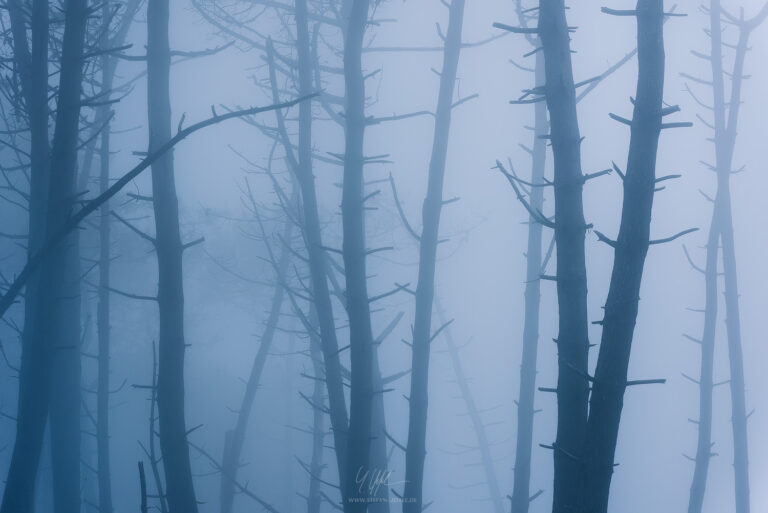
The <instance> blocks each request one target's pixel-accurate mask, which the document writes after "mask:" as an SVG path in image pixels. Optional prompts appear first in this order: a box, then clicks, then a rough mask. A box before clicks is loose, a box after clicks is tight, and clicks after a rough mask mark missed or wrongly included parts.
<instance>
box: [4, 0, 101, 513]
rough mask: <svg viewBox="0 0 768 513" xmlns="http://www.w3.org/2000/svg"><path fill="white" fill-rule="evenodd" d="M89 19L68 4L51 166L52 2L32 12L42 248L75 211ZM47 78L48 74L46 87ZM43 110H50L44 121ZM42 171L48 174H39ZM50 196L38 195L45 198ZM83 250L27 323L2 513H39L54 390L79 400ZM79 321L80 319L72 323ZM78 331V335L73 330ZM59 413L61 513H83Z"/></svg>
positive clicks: (41, 283)
mask: <svg viewBox="0 0 768 513" xmlns="http://www.w3.org/2000/svg"><path fill="white" fill-rule="evenodd" d="M86 19H87V8H86V2H85V1H84V0H69V1H67V2H66V3H65V6H64V36H63V40H62V46H61V66H60V73H59V77H60V78H59V90H58V102H57V110H56V117H55V130H54V136H53V144H52V148H51V154H50V160H48V159H47V140H46V141H45V145H44V146H43V140H42V135H43V134H42V127H40V126H37V122H38V121H39V122H42V121H43V119H42V117H43V115H45V116H46V124H45V127H46V128H45V129H46V138H47V115H48V111H47V99H46V101H45V102H43V103H42V104H40V101H41V100H42V96H38V95H36V94H35V91H36V92H37V93H38V94H39V93H41V92H42V91H40V90H39V88H43V87H45V93H44V94H47V67H44V65H43V64H45V66H47V46H46V45H47V36H48V5H47V3H46V2H36V3H35V5H33V7H32V26H33V31H32V33H33V35H32V39H33V45H32V46H33V49H32V54H33V62H32V64H31V66H30V70H31V71H30V73H31V75H30V77H31V78H32V77H34V78H32V79H31V80H30V82H31V90H32V91H33V92H32V96H33V97H34V98H35V101H34V102H33V103H32V104H30V105H29V107H30V108H32V109H34V114H32V111H31V112H30V122H31V124H32V127H33V138H35V139H36V143H34V144H35V145H36V149H37V150H38V151H42V152H43V153H42V154H39V155H37V156H36V159H38V160H37V163H38V165H39V163H40V160H39V159H45V161H46V162H47V164H46V170H45V171H44V173H45V174H48V176H49V178H48V177H45V176H43V177H40V176H38V179H39V182H38V185H39V184H40V183H46V182H47V180H48V179H50V187H48V188H47V189H48V190H47V205H46V207H45V210H44V212H45V213H44V215H43V216H44V217H42V218H41V217H37V216H39V215H41V212H40V211H39V210H37V211H36V212H35V213H34V218H33V219H31V221H32V224H31V227H32V228H33V229H43V230H44V232H37V233H36V234H35V235H39V236H40V238H39V239H38V240H37V243H38V246H42V245H43V241H44V240H46V238H47V237H50V236H51V235H52V234H55V233H57V231H58V230H59V229H60V227H61V226H62V225H63V224H64V223H65V222H66V219H67V218H68V217H69V216H70V215H71V214H72V210H73V208H74V199H75V192H76V191H75V179H76V174H77V146H78V141H77V135H78V131H79V116H80V94H81V81H82V67H83V44H84V37H85V26H86ZM42 73H45V74H44V75H43V76H45V77H46V78H45V82H43V80H44V79H43V76H41V74H42ZM46 98H47V97H46ZM37 109H44V110H43V112H44V114H43V113H42V112H41V111H40V110H37ZM38 130H39V131H38ZM36 171H38V172H41V171H42V170H41V169H39V168H37V169H36ZM38 174H39V173H38ZM42 192H43V191H39V190H38V191H37V193H38V194H40V193H42ZM42 219H44V221H42ZM35 223H37V224H35ZM41 227H42V228H41ZM76 248H77V238H76V236H75V235H72V234H70V236H69V237H67V238H66V239H65V240H63V241H62V243H61V244H60V245H58V246H57V247H56V248H55V250H53V251H51V252H50V253H49V254H48V255H47V257H46V258H44V259H43V261H42V262H41V265H40V269H39V274H38V276H37V283H34V284H33V285H34V287H35V290H34V291H33V293H32V294H31V295H30V296H29V297H31V298H33V300H34V305H33V306H32V308H33V316H32V318H31V319H27V323H26V324H27V326H26V327H25V335H26V336H25V340H24V346H23V347H24V349H23V351H24V354H23V356H22V364H21V366H22V368H21V372H20V376H19V405H18V421H17V437H16V441H15V444H14V450H13V456H12V459H11V466H10V470H9V474H8V480H7V482H6V489H5V493H4V495H3V503H2V506H1V507H0V511H3V512H9V513H10V512H14V513H17V512H21V513H27V512H30V513H31V512H32V511H33V508H34V486H35V478H36V474H37V468H38V463H39V459H40V452H41V448H42V442H43V434H44V431H45V425H46V419H47V416H48V413H49V407H50V406H51V396H52V385H53V383H56V384H57V386H60V385H65V386H66V390H67V392H70V393H68V394H62V395H61V396H59V397H58V400H63V401H68V402H71V401H72V395H71V392H72V390H73V388H74V387H75V386H76V387H77V393H79V346H78V344H79V340H78V337H77V335H74V337H75V340H72V338H71V337H72V333H77V332H78V331H79V321H80V317H79V303H78V305H76V306H75V307H74V308H73V305H72V303H73V301H75V302H79V299H78V300H74V299H72V294H73V289H74V290H76V287H77V286H78V281H77V276H78V274H77V267H78V256H77V250H76ZM73 277H74V280H73ZM74 293H75V295H76V294H77V292H74ZM29 297H28V300H29ZM71 315H76V317H75V318H74V319H72V318H71V317H70V316H71ZM30 321H32V322H30ZM73 325H75V328H72V326H73ZM72 344H74V346H73V345H72ZM75 381H76V384H75ZM55 406H56V408H57V410H56V411H55V412H54V411H51V418H52V429H51V438H52V446H53V445H55V446H56V447H55V449H53V450H52V457H53V472H54V482H53V488H54V497H55V505H54V510H55V511H62V512H64V511H76V510H78V509H79V507H80V485H79V466H80V465H79V458H80V451H79V437H80V429H79V424H78V423H77V421H75V422H74V423H72V422H66V421H64V422H57V423H56V424H55V425H54V424H53V418H54V416H55V418H56V419H57V420H58V421H61V420H63V418H64V417H63V415H62V410H61V408H63V407H64V406H63V405H58V404H57V405H55ZM64 413H65V412H64ZM74 416H77V418H78V420H79V401H78V402H77V403H76V405H75V413H74ZM72 417H73V415H69V417H68V418H67V420H69V421H71V420H72ZM73 424H77V425H76V426H73ZM73 465H74V468H73Z"/></svg>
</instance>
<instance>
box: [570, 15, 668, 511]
mask: <svg viewBox="0 0 768 513" xmlns="http://www.w3.org/2000/svg"><path fill="white" fill-rule="evenodd" d="M636 18H637V34H638V45H637V47H638V53H637V58H638V67H639V71H638V80H637V95H636V99H635V108H634V113H633V116H632V124H631V139H630V145H629V156H628V159H627V170H626V175H625V176H624V199H623V206H622V215H621V223H620V227H619V235H618V239H617V240H616V242H614V243H611V245H612V246H613V247H614V264H613V272H612V274H611V283H610V287H609V291H608V299H607V300H606V303H605V317H604V319H603V334H602V339H601V344H600V353H599V355H598V359H597V368H596V370H595V377H594V380H593V385H592V396H591V399H590V409H589V421H588V425H587V435H586V441H585V448H584V453H583V456H582V463H583V467H582V479H581V483H583V485H582V487H581V498H580V501H579V506H580V508H581V509H580V510H579V511H582V512H584V513H606V512H607V511H608V497H609V490H610V484H611V477H612V475H613V466H614V455H615V452H616V442H617V438H618V432H619V422H620V419H621V410H622V407H623V402H624V391H625V389H626V387H627V384H628V383H627V368H628V366H629V358H630V352H631V347H632V338H633V333H634V328H635V322H636V320H637V311H638V303H639V299H640V284H641V281H642V276H643V267H644V264H645V257H646V255H647V253H648V246H649V244H650V225H651V210H652V207H653V195H654V189H655V186H656V185H655V182H656V154H657V150H658V142H659V134H660V133H661V117H662V98H663V92H664V60H665V59H664V34H663V25H664V14H663V0H638V3H637V8H636Z"/></svg>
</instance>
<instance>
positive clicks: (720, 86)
mask: <svg viewBox="0 0 768 513" xmlns="http://www.w3.org/2000/svg"><path fill="white" fill-rule="evenodd" d="M708 12H709V30H708V31H707V35H708V36H709V38H710V41H711V45H710V54H709V55H704V54H700V53H698V52H694V55H697V56H700V57H703V58H705V59H706V60H707V61H709V63H710V66H711V73H712V80H711V81H706V80H702V79H696V78H695V77H691V76H690V75H686V74H683V76H684V77H685V78H689V79H692V80H694V81H696V82H702V83H705V84H707V83H709V84H710V85H711V87H712V98H713V103H712V105H711V106H707V105H706V104H704V103H703V102H701V101H699V100H698V97H696V96H693V95H694V93H693V92H691V90H690V89H688V91H689V92H691V95H692V96H693V98H694V100H695V101H697V102H699V103H700V104H701V105H705V106H707V107H708V109H709V110H711V111H712V114H713V120H712V123H711V124H710V123H708V122H706V121H705V123H706V124H707V125H709V126H710V127H711V128H712V130H713V131H714V136H713V142H714V147H715V163H714V165H709V164H707V166H708V167H709V168H710V169H711V170H713V171H714V172H715V174H716V176H717V192H716V194H715V198H714V200H713V209H712V220H711V222H710V226H709V236H708V238H707V246H706V263H705V266H704V269H703V272H704V279H705V289H706V292H705V307H704V327H703V331H702V337H701V340H700V341H699V342H700V344H701V374H700V378H699V380H698V383H699V388H700V390H699V420H698V426H699V433H698V443H697V449H696V458H695V463H696V464H695V468H694V474H693V481H692V483H691V492H690V499H689V503H688V512H689V513H700V512H701V511H702V507H703V503H704V492H705V489H706V484H707V474H708V469H709V460H710V458H711V457H712V447H711V446H712V441H711V439H712V387H713V386H715V384H714V379H713V363H714V351H715V326H716V321H717V306H718V305H717V303H718V298H717V290H718V283H717V277H718V249H719V248H718V246H719V244H718V242H721V243H722V260H723V273H724V276H725V279H724V281H725V321H726V334H727V338H728V356H729V359H730V380H729V384H730V385H729V386H730V389H731V420H732V426H733V449H734V460H733V469H734V484H735V499H736V509H735V510H734V511H735V512H736V513H749V511H750V505H749V470H748V466H749V457H748V448H747V418H748V417H749V415H748V414H747V409H746V398H745V387H744V361H743V360H744V357H743V354H742V341H741V314H740V311H739V292H738V280H737V273H736V249H735V240H734V239H735V238H734V233H733V214H732V209H731V192H730V180H731V174H732V173H733V172H734V171H733V169H732V167H733V154H734V149H735V146H736V134H737V127H738V120H739V110H740V108H741V86H742V81H743V79H744V78H745V77H744V61H745V58H746V54H747V50H748V49H749V46H748V45H749V38H750V35H751V33H752V31H753V30H754V29H755V28H757V27H758V26H759V25H760V24H761V23H762V22H763V21H765V19H766V17H768V4H765V5H764V6H763V8H762V9H761V10H760V12H759V13H757V14H756V15H755V17H753V18H750V19H746V18H745V17H744V10H743V9H742V10H741V13H740V15H739V17H736V16H734V15H732V14H730V13H728V12H727V11H726V10H724V9H723V8H722V7H721V4H720V0H712V1H711V2H710V3H709V6H708ZM724 23H725V24H726V25H733V26H735V27H736V29H737V31H738V40H737V43H736V45H735V46H733V45H730V44H727V43H726V42H725V41H723V35H724V34H725V33H727V32H725V30H724V29H725V27H724V26H723V24H724ZM729 48H730V49H732V50H733V52H734V56H733V61H732V68H731V71H730V72H727V71H725V65H726V64H725V62H724V56H723V50H724V49H726V50H728V49H729ZM728 80H730V94H729V95H728V94H727V93H726V81H728ZM727 96H728V97H727ZM689 258H690V257H689Z"/></svg>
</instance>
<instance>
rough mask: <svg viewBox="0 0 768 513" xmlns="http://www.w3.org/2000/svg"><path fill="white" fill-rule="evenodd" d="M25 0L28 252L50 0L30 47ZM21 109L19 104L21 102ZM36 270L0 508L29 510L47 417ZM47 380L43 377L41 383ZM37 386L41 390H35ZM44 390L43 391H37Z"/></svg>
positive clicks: (16, 37)
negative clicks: (28, 182)
mask: <svg viewBox="0 0 768 513" xmlns="http://www.w3.org/2000/svg"><path fill="white" fill-rule="evenodd" d="M25 7H26V2H22V1H21V0H14V1H12V2H9V3H8V14H9V17H10V22H11V33H12V36H13V50H14V61H15V62H14V64H15V66H16V70H17V72H18V74H19V78H20V82H21V90H22V95H23V98H24V106H25V107H26V111H25V113H24V114H26V117H27V119H28V122H29V128H30V133H31V141H30V155H31V162H30V164H31V171H30V188H29V233H28V237H29V239H28V240H29V247H28V249H27V254H28V255H32V254H34V252H35V251H37V250H39V249H40V247H41V246H42V244H43V240H44V237H45V221H46V210H47V201H48V181H49V178H48V175H49V167H48V166H49V164H48V153H49V143H48V114H49V113H48V25H49V22H48V2H47V1H46V0H36V1H35V2H33V3H32V15H31V50H30V46H29V42H28V41H27V30H26V14H25V12H24V8H25ZM19 108H21V106H19ZM39 277H40V273H39V271H38V272H36V273H34V274H33V275H32V276H31V277H30V279H29V282H28V283H27V286H26V292H25V300H24V329H23V332H22V364H21V372H20V374H19V403H18V413H17V418H18V422H17V429H16V439H15V442H14V447H13V456H12V459H11V464H10V467H9V469H8V477H7V480H6V487H5V491H4V493H3V504H2V508H1V509H0V511H2V512H3V513H6V512H9V511H20V512H22V513H23V512H28V511H31V510H32V508H33V501H34V493H35V478H36V475H37V468H38V464H39V460H40V452H41V448H42V443H43V432H44V430H45V424H46V420H47V415H48V403H47V401H48V396H47V391H46V390H43V388H44V387H45V385H43V384H42V383H38V376H44V374H40V373H46V374H47V371H45V370H41V369H43V368H46V365H47V362H44V361H43V359H44V358H45V357H44V355H43V354H42V353H43V352H44V351H45V349H44V348H43V347H40V341H39V340H36V338H35V337H36V333H37V331H39V328H40V324H41V323H40V322H39V321H38V320H37V319H39V317H38V314H37V309H38V303H40V301H39V299H38V298H37V291H38V290H39V279H40V278H39ZM45 379H47V378H45V377H44V379H43V381H45ZM39 387H40V388H39ZM41 392H42V393H41Z"/></svg>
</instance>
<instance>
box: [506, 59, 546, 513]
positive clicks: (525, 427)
mask: <svg viewBox="0 0 768 513" xmlns="http://www.w3.org/2000/svg"><path fill="white" fill-rule="evenodd" d="M535 73H536V87H543V86H544V85H545V82H544V56H543V55H542V54H541V52H537V53H536V72H535ZM534 113H535V114H534V129H533V148H532V150H531V158H532V166H531V183H533V184H543V183H544V168H545V165H546V160H547V141H546V140H545V139H544V138H543V137H542V136H546V135H547V133H548V131H549V125H548V122H547V106H546V105H545V104H544V103H543V102H537V103H536V104H535V107H534ZM530 205H531V208H532V209H534V210H536V211H539V212H543V211H544V188H543V187H542V186H540V185H536V186H533V187H531V193H530ZM541 232H542V226H541V223H539V222H538V221H537V220H536V219H535V218H534V217H533V216H532V215H531V216H529V218H528V250H527V252H526V254H525V259H526V282H525V296H524V298H525V317H524V320H523V354H522V358H521V360H520V395H519V397H518V401H517V445H516V449H515V467H514V472H515V474H514V476H515V477H514V485H513V488H512V498H511V499H510V501H511V502H512V513H528V508H529V506H530V504H531V492H530V488H531V448H532V446H533V419H534V416H535V406H534V398H535V393H536V360H537V353H538V345H539V312H540V309H541V273H542V272H543V270H542V251H541V239H542V233H541Z"/></svg>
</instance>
